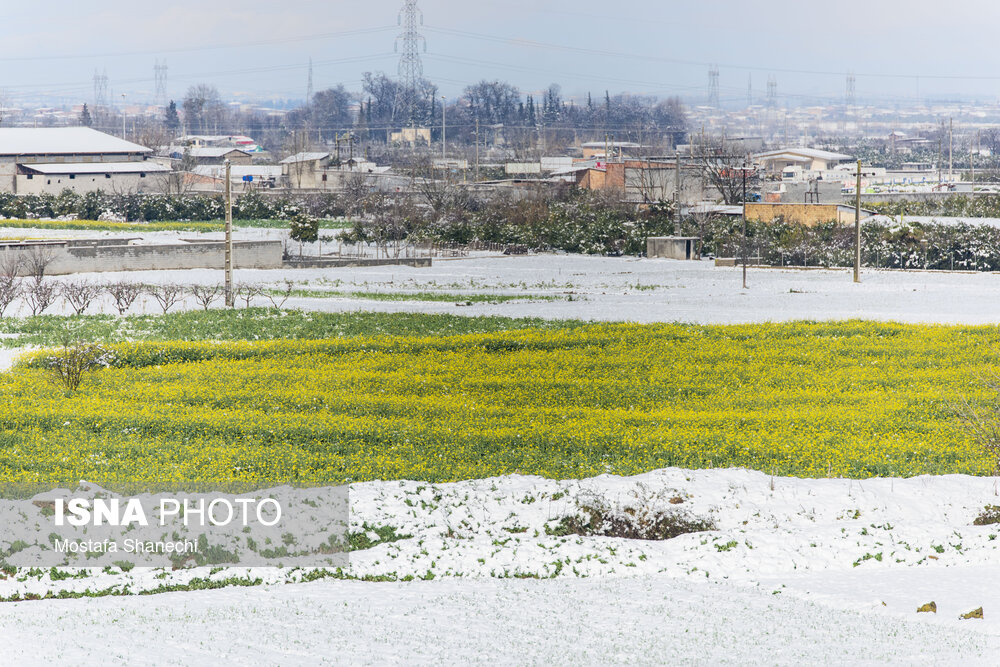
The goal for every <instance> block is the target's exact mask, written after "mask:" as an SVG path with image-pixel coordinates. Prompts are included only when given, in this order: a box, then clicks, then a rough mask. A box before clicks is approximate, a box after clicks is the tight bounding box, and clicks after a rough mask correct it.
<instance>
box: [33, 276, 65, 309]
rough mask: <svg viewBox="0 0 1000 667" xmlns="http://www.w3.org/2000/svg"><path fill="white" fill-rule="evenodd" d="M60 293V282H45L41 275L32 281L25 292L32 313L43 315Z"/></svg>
mask: <svg viewBox="0 0 1000 667" xmlns="http://www.w3.org/2000/svg"><path fill="white" fill-rule="evenodd" d="M58 295H59V284H58V283H56V282H45V280H43V279H42V278H41V277H39V278H38V279H36V280H35V281H33V282H31V283H30V284H29V285H28V289H27V290H25V292H24V300H25V301H26V302H27V303H28V308H30V309H31V314H32V315H41V314H42V313H44V312H45V310H46V309H47V308H48V307H49V306H51V305H52V304H53V303H54V302H55V300H56V297H57V296H58Z"/></svg>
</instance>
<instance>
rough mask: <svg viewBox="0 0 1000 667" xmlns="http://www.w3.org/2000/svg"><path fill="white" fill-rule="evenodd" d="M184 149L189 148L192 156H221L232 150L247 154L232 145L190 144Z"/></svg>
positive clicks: (232, 151)
mask: <svg viewBox="0 0 1000 667" xmlns="http://www.w3.org/2000/svg"><path fill="white" fill-rule="evenodd" d="M185 150H190V154H191V156H192V157H223V156H225V155H229V154H230V153H234V152H235V153H243V154H244V155H249V154H248V153H247V152H246V151H244V150H242V149H239V148H233V147H232V146H192V147H191V148H190V149H185Z"/></svg>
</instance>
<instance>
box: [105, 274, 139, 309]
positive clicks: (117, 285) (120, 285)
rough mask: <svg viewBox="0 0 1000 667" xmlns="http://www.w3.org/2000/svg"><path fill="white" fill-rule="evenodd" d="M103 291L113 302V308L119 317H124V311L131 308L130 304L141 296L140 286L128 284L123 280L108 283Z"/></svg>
mask: <svg viewBox="0 0 1000 667" xmlns="http://www.w3.org/2000/svg"><path fill="white" fill-rule="evenodd" d="M104 289H106V290H107V292H108V294H110V295H111V298H112V299H114V300H115V308H117V309H118V314H119V315H124V314H125V311H127V310H128V309H129V308H131V307H132V304H133V303H134V302H135V300H136V299H138V298H139V295H140V294H142V285H140V284H139V283H130V282H126V281H124V280H119V281H118V282H114V283H109V284H108V285H105V287H104Z"/></svg>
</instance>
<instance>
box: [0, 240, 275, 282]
mask: <svg viewBox="0 0 1000 667" xmlns="http://www.w3.org/2000/svg"><path fill="white" fill-rule="evenodd" d="M111 243H113V242H111ZM39 253H40V254H41V255H42V256H43V257H46V258H50V259H51V261H50V262H49V264H48V266H47V267H46V269H45V273H46V274H47V275H63V274H67V273H92V272H100V271H155V270H171V269H219V270H222V269H223V268H225V243H223V242H221V241H212V242H207V243H177V244H169V245H111V244H110V243H109V242H108V241H102V242H87V241H54V242H43V243H23V244H22V243H18V244H2V245H0V263H5V262H6V261H9V260H14V259H18V258H19V259H20V260H21V261H22V262H23V264H22V268H21V271H20V273H21V274H22V275H26V274H28V273H30V269H29V268H28V265H29V264H30V262H31V259H32V257H33V256H35V255H36V254H39ZM233 267H234V268H238V269H279V268H281V267H282V245H281V241H237V242H234V243H233Z"/></svg>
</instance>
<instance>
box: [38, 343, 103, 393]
mask: <svg viewBox="0 0 1000 667" xmlns="http://www.w3.org/2000/svg"><path fill="white" fill-rule="evenodd" d="M111 360H112V355H111V352H110V351H109V350H107V349H106V348H105V347H104V346H102V345H100V344H97V343H81V342H80V341H76V342H74V343H68V342H67V343H64V344H63V347H62V350H61V351H59V352H57V353H55V354H53V355H51V356H49V357H48V359H47V361H48V366H49V368H50V369H51V370H52V373H53V375H54V376H55V377H56V378H57V379H58V380H59V381H60V382H61V383H62V384H63V386H64V387H66V390H67V391H76V389H77V388H79V386H80V383H81V382H82V381H83V376H84V374H85V373H87V371H91V370H94V369H96V368H103V367H106V366H108V365H110V364H111Z"/></svg>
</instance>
